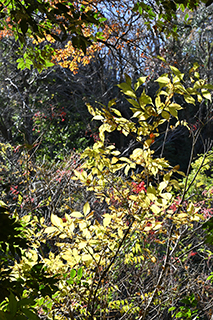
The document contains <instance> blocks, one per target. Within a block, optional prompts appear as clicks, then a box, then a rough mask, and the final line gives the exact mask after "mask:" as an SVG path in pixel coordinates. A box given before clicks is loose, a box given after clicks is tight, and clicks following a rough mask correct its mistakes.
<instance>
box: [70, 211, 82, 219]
mask: <svg viewBox="0 0 213 320" xmlns="http://www.w3.org/2000/svg"><path fill="white" fill-rule="evenodd" d="M71 216H72V217H73V218H82V217H83V214H82V213H81V212H78V211H73V212H72V213H71Z"/></svg>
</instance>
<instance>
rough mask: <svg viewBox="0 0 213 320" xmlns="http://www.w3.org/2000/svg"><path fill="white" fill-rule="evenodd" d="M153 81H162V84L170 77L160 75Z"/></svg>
mask: <svg viewBox="0 0 213 320" xmlns="http://www.w3.org/2000/svg"><path fill="white" fill-rule="evenodd" d="M155 82H158V83H162V84H167V83H169V82H170V79H169V78H168V77H165V76H161V77H159V78H158V79H157V80H155Z"/></svg>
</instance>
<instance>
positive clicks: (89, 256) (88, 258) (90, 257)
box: [82, 254, 93, 262]
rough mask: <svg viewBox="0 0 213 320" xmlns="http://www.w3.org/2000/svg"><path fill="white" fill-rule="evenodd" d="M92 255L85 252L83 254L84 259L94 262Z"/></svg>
mask: <svg viewBox="0 0 213 320" xmlns="http://www.w3.org/2000/svg"><path fill="white" fill-rule="evenodd" d="M92 260H93V259H92V256H91V255H90V254H84V255H83V256H82V261H87V262H92Z"/></svg>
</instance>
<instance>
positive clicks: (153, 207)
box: [150, 204, 161, 214]
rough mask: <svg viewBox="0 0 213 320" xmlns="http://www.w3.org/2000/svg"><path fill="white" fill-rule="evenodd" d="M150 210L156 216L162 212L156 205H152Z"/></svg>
mask: <svg viewBox="0 0 213 320" xmlns="http://www.w3.org/2000/svg"><path fill="white" fill-rule="evenodd" d="M150 209H151V210H152V212H153V213H155V214H158V213H159V212H161V209H160V208H159V207H158V206H156V205H155V204H153V205H151V207H150Z"/></svg>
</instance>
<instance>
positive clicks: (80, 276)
mask: <svg viewBox="0 0 213 320" xmlns="http://www.w3.org/2000/svg"><path fill="white" fill-rule="evenodd" d="M82 275H83V268H79V269H78V272H77V278H78V279H79V280H80V279H81V278H82Z"/></svg>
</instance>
